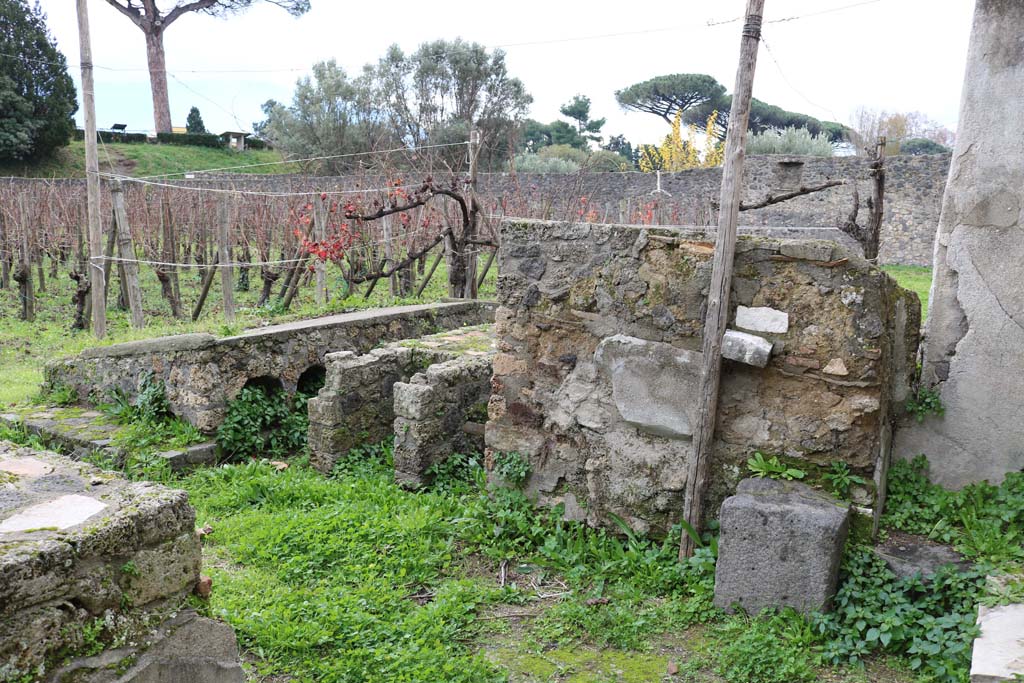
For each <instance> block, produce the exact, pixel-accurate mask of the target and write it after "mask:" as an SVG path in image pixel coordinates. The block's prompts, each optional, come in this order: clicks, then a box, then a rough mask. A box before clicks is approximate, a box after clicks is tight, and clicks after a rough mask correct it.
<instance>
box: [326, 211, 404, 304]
mask: <svg viewBox="0 0 1024 683" xmlns="http://www.w3.org/2000/svg"><path fill="white" fill-rule="evenodd" d="M385 220H387V219H386V218H385ZM313 240H314V241H315V242H321V243H322V242H324V241H326V240H327V200H326V198H324V197H319V196H318V197H315V198H314V199H313ZM313 268H314V269H315V270H316V303H317V305H318V306H323V305H324V304H326V303H327V264H326V263H325V262H324V261H323V260H322V259H319V258H318V259H317V260H316V262H315V263H314V265H313Z"/></svg>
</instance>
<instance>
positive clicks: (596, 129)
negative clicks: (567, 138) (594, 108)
mask: <svg viewBox="0 0 1024 683" xmlns="http://www.w3.org/2000/svg"><path fill="white" fill-rule="evenodd" d="M559 111H560V112H562V116H564V117H566V118H569V119H572V120H573V121H575V122H576V132H577V133H578V134H579V136H580V137H581V138H583V139H585V140H590V141H592V142H597V143H599V144H600V142H601V128H603V127H604V124H605V122H606V121H607V119H603V118H602V119H591V118H590V98H589V97H584V96H583V95H576V96H575V97H573V98H572V99H571V100H570V101H569V102H567V103H566V104H563V105H562V107H561V108H560V109H559Z"/></svg>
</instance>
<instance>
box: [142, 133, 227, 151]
mask: <svg viewBox="0 0 1024 683" xmlns="http://www.w3.org/2000/svg"><path fill="white" fill-rule="evenodd" d="M156 139H157V142H160V143H163V144H167V145H192V146H195V147H213V148H215V149H221V148H223V147H224V140H222V139H221V137H220V136H219V135H213V134H211V133H157V134H156Z"/></svg>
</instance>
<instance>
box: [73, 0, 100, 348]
mask: <svg viewBox="0 0 1024 683" xmlns="http://www.w3.org/2000/svg"><path fill="white" fill-rule="evenodd" d="M85 3H86V0H77V9H78V43H79V46H80V49H81V62H82V114H83V115H84V116H85V182H86V201H87V205H88V210H89V282H90V283H91V289H90V293H91V296H90V298H91V300H92V331H93V334H95V335H96V338H97V339H103V338H104V337H105V336H107V306H106V296H105V291H104V290H105V289H106V287H104V285H103V227H102V226H101V225H100V163H99V156H98V155H97V153H96V92H95V90H94V87H95V86H94V85H93V80H92V45H91V44H90V42H89V10H88V9H87V8H86V5H85Z"/></svg>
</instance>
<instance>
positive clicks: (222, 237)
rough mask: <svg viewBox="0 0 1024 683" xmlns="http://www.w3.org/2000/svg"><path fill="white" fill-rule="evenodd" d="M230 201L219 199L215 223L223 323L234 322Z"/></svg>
mask: <svg viewBox="0 0 1024 683" xmlns="http://www.w3.org/2000/svg"><path fill="white" fill-rule="evenodd" d="M230 202H231V199H230V198H229V197H228V196H227V195H225V196H224V197H222V198H221V201H220V206H219V207H218V208H219V216H218V221H217V244H218V246H219V247H220V255H219V256H220V266H219V268H220V288H221V295H222V296H223V298H224V321H225V322H228V323H233V322H235V279H234V274H233V273H232V272H231V242H230V238H229V231H230V228H231V204H230Z"/></svg>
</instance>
